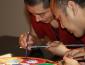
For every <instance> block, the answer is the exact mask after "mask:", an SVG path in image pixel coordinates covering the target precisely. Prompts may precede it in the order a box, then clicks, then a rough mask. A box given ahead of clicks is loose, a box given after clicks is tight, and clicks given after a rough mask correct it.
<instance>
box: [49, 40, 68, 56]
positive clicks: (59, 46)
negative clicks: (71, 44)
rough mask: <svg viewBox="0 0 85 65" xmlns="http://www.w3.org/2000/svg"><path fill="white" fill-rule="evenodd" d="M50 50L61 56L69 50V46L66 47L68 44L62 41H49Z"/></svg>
mask: <svg viewBox="0 0 85 65" xmlns="http://www.w3.org/2000/svg"><path fill="white" fill-rule="evenodd" d="M48 46H49V47H48V48H47V49H48V50H49V51H50V52H51V53H53V54H55V55H59V56H64V54H65V53H66V52H67V51H68V50H69V49H68V48H66V46H65V45H64V44H63V43H62V42H60V41H53V42H49V43H48Z"/></svg>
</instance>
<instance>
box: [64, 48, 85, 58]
mask: <svg viewBox="0 0 85 65" xmlns="http://www.w3.org/2000/svg"><path fill="white" fill-rule="evenodd" d="M65 57H69V58H73V59H76V60H83V59H85V49H84V48H78V49H72V50H70V51H68V52H67V53H66V54H65Z"/></svg>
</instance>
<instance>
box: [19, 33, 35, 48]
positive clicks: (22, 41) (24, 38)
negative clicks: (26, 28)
mask: <svg viewBox="0 0 85 65" xmlns="http://www.w3.org/2000/svg"><path fill="white" fill-rule="evenodd" d="M33 44H34V37H33V36H32V35H31V34H29V33H28V34H27V33H23V34H21V35H20V36H19V45H20V47H21V48H24V49H26V47H27V45H28V49H29V48H30V47H31V46H32V45H33Z"/></svg>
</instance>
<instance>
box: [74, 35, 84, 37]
mask: <svg viewBox="0 0 85 65" xmlns="http://www.w3.org/2000/svg"><path fill="white" fill-rule="evenodd" d="M74 36H75V37H82V36H83V34H74Z"/></svg>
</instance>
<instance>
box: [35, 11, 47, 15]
mask: <svg viewBox="0 0 85 65" xmlns="http://www.w3.org/2000/svg"><path fill="white" fill-rule="evenodd" d="M46 12H47V11H45V12H42V13H34V14H36V15H41V14H44V13H46Z"/></svg>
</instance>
